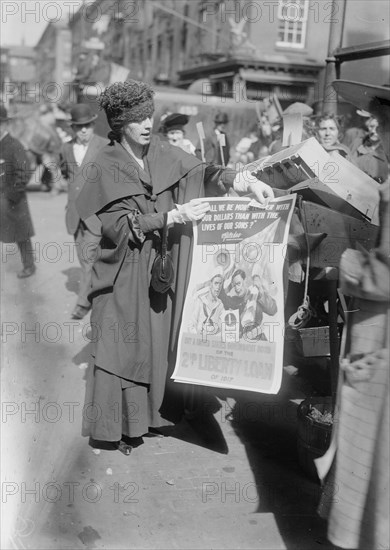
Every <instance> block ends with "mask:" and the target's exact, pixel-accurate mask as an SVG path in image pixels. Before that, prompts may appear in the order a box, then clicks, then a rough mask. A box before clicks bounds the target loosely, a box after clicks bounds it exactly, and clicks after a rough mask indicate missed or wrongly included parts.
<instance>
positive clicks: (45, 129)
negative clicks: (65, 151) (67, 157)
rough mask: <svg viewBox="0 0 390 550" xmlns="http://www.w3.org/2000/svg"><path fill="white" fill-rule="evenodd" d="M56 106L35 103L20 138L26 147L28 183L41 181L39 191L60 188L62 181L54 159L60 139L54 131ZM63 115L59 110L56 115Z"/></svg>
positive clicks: (57, 160) (66, 137)
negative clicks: (29, 178) (29, 168)
mask: <svg viewBox="0 0 390 550" xmlns="http://www.w3.org/2000/svg"><path fill="white" fill-rule="evenodd" d="M56 112H57V108H56V107H55V106H54V105H52V104H44V105H41V106H40V107H39V110H38V114H37V116H34V117H31V118H28V119H26V122H25V124H26V127H25V132H24V134H23V136H21V138H20V139H21V141H22V142H23V144H24V145H25V147H26V148H27V152H28V156H29V159H30V164H31V168H32V175H31V180H30V181H31V183H33V184H37V185H41V188H42V190H43V191H52V190H57V191H60V190H64V183H63V181H62V178H61V175H60V173H59V172H58V169H57V167H58V163H59V158H60V151H61V147H62V143H63V139H64V140H66V139H68V140H69V138H71V136H70V134H69V133H67V136H64V135H63V134H62V135H63V139H61V136H60V134H59V132H58V131H57V119H56ZM60 116H63V113H62V114H61V115H60Z"/></svg>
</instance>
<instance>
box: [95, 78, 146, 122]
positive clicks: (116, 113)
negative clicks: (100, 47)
mask: <svg viewBox="0 0 390 550" xmlns="http://www.w3.org/2000/svg"><path fill="white" fill-rule="evenodd" d="M153 96H154V91H153V90H152V88H151V87H150V86H149V84H146V83H145V82H139V81H136V80H128V81H126V82H115V83H114V84H111V86H108V88H106V89H105V90H104V92H103V93H102V95H101V96H100V101H99V103H100V108H101V109H104V111H105V113H106V115H107V120H108V124H109V125H110V127H111V128H112V129H113V130H114V131H118V130H120V129H121V128H122V127H123V126H124V125H125V124H128V123H129V122H142V121H143V120H145V119H146V118H149V117H152V116H153V113H154V103H153Z"/></svg>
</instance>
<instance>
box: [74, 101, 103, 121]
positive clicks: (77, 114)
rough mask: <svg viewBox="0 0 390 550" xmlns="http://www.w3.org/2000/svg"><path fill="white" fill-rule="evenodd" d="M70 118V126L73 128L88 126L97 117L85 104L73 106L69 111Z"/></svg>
mask: <svg viewBox="0 0 390 550" xmlns="http://www.w3.org/2000/svg"><path fill="white" fill-rule="evenodd" d="M70 116H71V119H70V124H72V125H75V126H78V125H82V124H89V123H90V122H93V121H94V120H96V119H97V115H94V114H93V112H92V109H91V107H90V106H89V105H87V104H86V103H78V104H77V105H74V107H72V109H71V111H70Z"/></svg>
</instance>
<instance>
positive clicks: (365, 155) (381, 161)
mask: <svg viewBox="0 0 390 550" xmlns="http://www.w3.org/2000/svg"><path fill="white" fill-rule="evenodd" d="M365 125H366V128H367V133H366V135H364V136H363V137H357V138H356V139H355V141H354V142H353V143H352V145H351V152H352V157H353V159H354V162H355V164H356V166H358V167H359V168H360V170H362V171H363V172H365V173H366V174H368V175H369V176H371V177H372V178H373V179H374V180H376V181H377V182H378V183H383V182H384V181H385V180H386V178H387V174H388V160H387V157H386V154H385V150H384V148H383V144H382V140H381V138H380V137H379V134H378V127H379V122H378V119H377V118H375V117H369V118H368V119H366V124H365Z"/></svg>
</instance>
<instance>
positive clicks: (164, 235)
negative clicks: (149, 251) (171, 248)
mask: <svg viewBox="0 0 390 550" xmlns="http://www.w3.org/2000/svg"><path fill="white" fill-rule="evenodd" d="M167 221H168V214H167V212H164V226H163V231H162V238H161V256H162V258H165V256H166V255H167V247H168V223H167Z"/></svg>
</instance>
